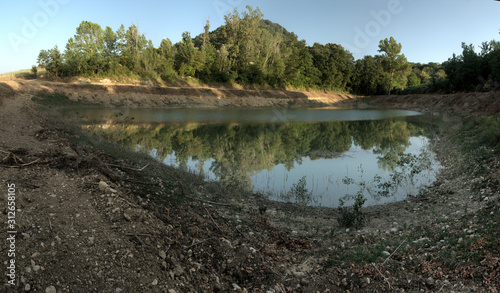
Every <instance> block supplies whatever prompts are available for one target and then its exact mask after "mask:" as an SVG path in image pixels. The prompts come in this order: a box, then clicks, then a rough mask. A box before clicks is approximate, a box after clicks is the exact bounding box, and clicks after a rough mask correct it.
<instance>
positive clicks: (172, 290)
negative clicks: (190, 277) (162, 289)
mask: <svg viewBox="0 0 500 293" xmlns="http://www.w3.org/2000/svg"><path fill="white" fill-rule="evenodd" d="M168 293H177V291H175V290H174V289H168Z"/></svg>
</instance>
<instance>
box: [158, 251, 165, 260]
mask: <svg viewBox="0 0 500 293" xmlns="http://www.w3.org/2000/svg"><path fill="white" fill-rule="evenodd" d="M158 255H160V257H161V258H162V259H165V258H167V253H166V252H165V250H160V252H159V253H158Z"/></svg>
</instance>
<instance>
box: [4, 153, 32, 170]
mask: <svg viewBox="0 0 500 293" xmlns="http://www.w3.org/2000/svg"><path fill="white" fill-rule="evenodd" d="M12 156H13V157H12V158H13V159H14V162H15V163H16V164H17V165H16V166H5V165H3V167H5V168H21V167H26V166H29V165H33V164H35V163H36V162H38V161H40V158H38V159H36V160H34V161H31V162H29V163H24V164H21V163H19V161H18V160H17V156H16V155H14V154H12ZM4 160H5V158H4ZM21 162H22V161H21Z"/></svg>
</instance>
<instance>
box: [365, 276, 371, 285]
mask: <svg viewBox="0 0 500 293" xmlns="http://www.w3.org/2000/svg"><path fill="white" fill-rule="evenodd" d="M370 282H371V279H370V278H368V277H366V284H368V285H370Z"/></svg>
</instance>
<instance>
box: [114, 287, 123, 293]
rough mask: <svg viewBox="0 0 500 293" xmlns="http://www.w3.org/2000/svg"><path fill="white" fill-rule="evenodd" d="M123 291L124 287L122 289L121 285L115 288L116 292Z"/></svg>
mask: <svg viewBox="0 0 500 293" xmlns="http://www.w3.org/2000/svg"><path fill="white" fill-rule="evenodd" d="M122 291H123V289H122V288H120V287H117V288H116V289H115V293H120V292H122Z"/></svg>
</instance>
